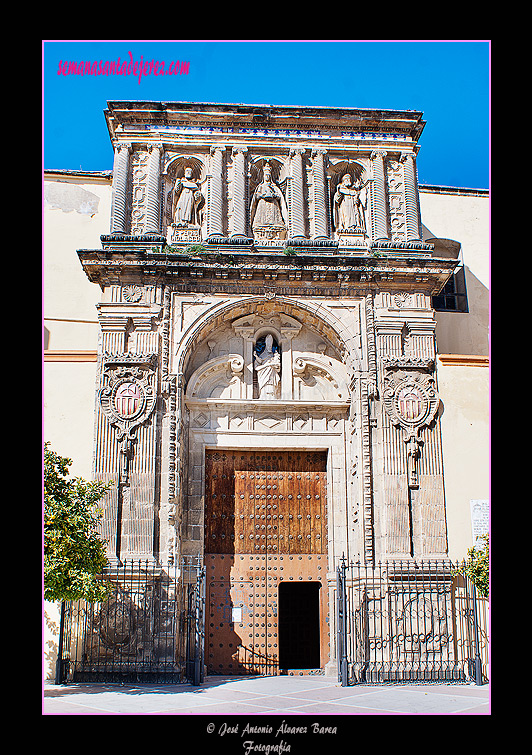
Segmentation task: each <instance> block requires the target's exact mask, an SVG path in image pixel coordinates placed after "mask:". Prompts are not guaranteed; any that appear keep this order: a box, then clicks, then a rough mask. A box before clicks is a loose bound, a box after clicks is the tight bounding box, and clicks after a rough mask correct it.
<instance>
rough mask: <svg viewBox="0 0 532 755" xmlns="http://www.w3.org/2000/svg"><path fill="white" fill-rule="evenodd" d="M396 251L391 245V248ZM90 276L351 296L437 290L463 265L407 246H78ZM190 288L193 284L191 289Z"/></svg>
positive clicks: (228, 290) (100, 279)
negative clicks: (365, 251)
mask: <svg viewBox="0 0 532 755" xmlns="http://www.w3.org/2000/svg"><path fill="white" fill-rule="evenodd" d="M388 252H390V250H388ZM78 257H79V259H80V262H81V264H82V266H83V269H84V270H85V273H86V275H87V276H88V278H89V280H91V281H92V282H94V283H99V284H101V285H110V284H122V283H126V282H127V283H132V282H137V283H141V284H143V283H147V282H148V281H149V282H150V283H153V282H154V281H155V282H164V283H175V284H182V285H183V287H184V288H185V289H187V287H188V288H190V290H196V291H201V292H206V291H212V292H217V291H224V292H226V293H232V292H233V291H234V293H251V294H260V293H262V292H263V291H264V290H265V289H267V290H268V292H269V293H270V294H271V295H272V296H274V295H276V292H277V293H278V294H283V295H284V294H286V293H287V292H286V291H285V289H286V288H287V287H288V288H290V289H297V291H296V290H294V293H293V295H296V296H301V295H308V296H346V295H349V296H350V295H353V293H354V292H360V291H365V292H367V291H368V290H374V291H382V290H393V291H397V290H400V291H406V290H409V291H417V292H421V293H425V294H428V295H434V293H436V292H437V291H439V290H440V289H441V287H442V286H443V285H444V283H445V281H446V280H447V279H448V277H449V276H450V275H451V273H452V271H453V270H454V268H455V267H456V265H457V261H456V260H447V259H439V258H438V259H434V258H431V257H430V256H429V255H426V254H422V253H421V254H416V253H415V251H413V250H411V251H410V252H407V251H406V250H404V249H401V250H400V251H398V252H397V254H396V255H395V256H394V255H392V254H387V255H379V256H376V255H375V256H374V255H366V256H361V255H360V256H354V255H353V256H351V255H345V254H337V253H336V254H334V253H333V254H331V253H329V254H327V253H321V254H317V253H305V252H304V251H302V252H301V253H300V254H297V255H293V256H288V255H286V254H283V253H277V254H275V253H271V252H268V253H257V252H256V251H255V250H249V251H242V247H240V248H235V249H227V250H224V251H219V250H215V251H213V252H212V253H207V254H202V255H201V256H192V255H187V254H168V253H165V252H164V251H160V252H157V251H153V252H151V251H148V250H146V249H144V250H136V251H133V250H131V249H129V250H128V251H127V252H126V251H124V252H122V251H116V250H115V251H112V250H109V249H106V250H103V251H102V250H78ZM187 290H188V289H187Z"/></svg>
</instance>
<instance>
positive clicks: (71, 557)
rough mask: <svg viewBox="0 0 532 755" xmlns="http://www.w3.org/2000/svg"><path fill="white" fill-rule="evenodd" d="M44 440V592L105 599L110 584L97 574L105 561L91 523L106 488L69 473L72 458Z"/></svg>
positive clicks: (48, 596) (50, 595) (95, 520)
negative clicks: (53, 449) (64, 455)
mask: <svg viewBox="0 0 532 755" xmlns="http://www.w3.org/2000/svg"><path fill="white" fill-rule="evenodd" d="M49 446H50V444H49V442H47V443H45V445H44V598H45V600H50V601H54V600H82V599H83V600H87V601H90V602H95V601H102V600H105V598H106V597H107V595H108V594H109V590H110V586H109V585H108V584H106V583H105V582H103V581H102V580H101V578H100V576H99V575H100V573H101V571H102V569H103V568H104V567H105V566H106V564H107V557H106V555H105V543H104V541H102V540H101V538H100V536H99V535H98V533H97V531H96V528H97V525H98V522H99V521H100V519H101V516H102V512H101V510H99V509H98V507H97V504H98V502H99V501H100V500H101V498H102V497H103V495H104V494H105V493H106V491H107V490H108V489H109V487H110V486H109V485H105V484H104V483H101V482H87V481H85V480H83V479H82V478H81V477H75V478H71V479H68V476H69V471H68V467H69V466H70V465H71V464H72V460H71V459H68V458H65V457H63V456H59V454H57V453H55V451H52V450H51V449H50V447H49Z"/></svg>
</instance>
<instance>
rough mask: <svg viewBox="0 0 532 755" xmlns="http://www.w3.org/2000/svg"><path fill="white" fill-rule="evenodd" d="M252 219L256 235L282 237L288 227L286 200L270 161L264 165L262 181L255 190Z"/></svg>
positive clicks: (252, 201)
mask: <svg viewBox="0 0 532 755" xmlns="http://www.w3.org/2000/svg"><path fill="white" fill-rule="evenodd" d="M250 219H251V228H252V229H253V232H254V234H255V236H265V237H266V238H274V237H277V238H281V234H282V233H284V232H285V231H286V229H287V228H288V209H287V206H286V200H285V198H284V195H283V192H282V191H281V189H280V188H279V187H278V186H277V184H276V183H275V182H274V181H273V179H272V169H271V167H270V165H269V163H266V164H265V165H264V168H263V170H262V181H261V182H260V183H259V185H258V186H257V188H256V189H255V191H254V192H253V197H252V199H251V206H250Z"/></svg>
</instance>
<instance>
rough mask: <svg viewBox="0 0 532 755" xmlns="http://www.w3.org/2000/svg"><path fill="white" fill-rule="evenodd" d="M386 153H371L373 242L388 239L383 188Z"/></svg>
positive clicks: (378, 151)
mask: <svg viewBox="0 0 532 755" xmlns="http://www.w3.org/2000/svg"><path fill="white" fill-rule="evenodd" d="M386 154H387V153H386V152H384V151H383V150H376V151H375V152H372V153H371V164H372V168H373V188H372V196H373V218H372V221H373V234H372V235H373V240H374V241H380V240H383V239H386V240H387V239H388V224H387V222H386V215H387V213H386V194H385V188H384V158H385V157H386Z"/></svg>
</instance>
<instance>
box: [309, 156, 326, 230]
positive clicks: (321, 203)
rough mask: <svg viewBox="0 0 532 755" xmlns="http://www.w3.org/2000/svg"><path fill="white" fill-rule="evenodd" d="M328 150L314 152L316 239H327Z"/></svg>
mask: <svg viewBox="0 0 532 755" xmlns="http://www.w3.org/2000/svg"><path fill="white" fill-rule="evenodd" d="M326 154H327V150H325V149H313V150H312V176H313V183H314V238H316V239H323V238H327V237H328V234H327V226H328V223H327V196H326V194H327V192H326V186H327V181H326V178H325V159H326Z"/></svg>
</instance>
